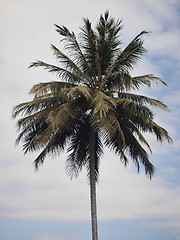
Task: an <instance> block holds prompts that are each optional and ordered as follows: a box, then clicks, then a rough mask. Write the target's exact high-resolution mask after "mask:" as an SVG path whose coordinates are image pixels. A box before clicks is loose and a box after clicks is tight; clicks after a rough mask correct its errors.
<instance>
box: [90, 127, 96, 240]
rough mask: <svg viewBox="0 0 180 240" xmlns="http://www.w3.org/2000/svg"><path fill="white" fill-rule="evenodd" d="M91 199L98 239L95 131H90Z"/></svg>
mask: <svg viewBox="0 0 180 240" xmlns="http://www.w3.org/2000/svg"><path fill="white" fill-rule="evenodd" d="M90 199H91V225H92V240H98V227H97V207H96V178H95V133H94V131H93V130H91V133H90Z"/></svg>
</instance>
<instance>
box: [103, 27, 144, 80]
mask: <svg viewBox="0 0 180 240" xmlns="http://www.w3.org/2000/svg"><path fill="white" fill-rule="evenodd" d="M147 33H148V32H146V31H142V32H141V33H140V34H138V35H137V36H136V37H135V38H134V39H133V40H132V41H131V42H130V44H129V45H128V46H127V47H126V48H125V49H124V50H123V51H122V52H121V53H120V54H119V55H118V56H117V58H116V60H115V61H114V62H113V63H112V65H111V66H110V67H109V70H108V71H107V73H106V75H105V76H104V78H103V84H104V85H105V84H106V82H107V79H108V78H110V76H111V75H112V74H113V73H114V72H116V71H119V72H124V71H125V72H126V71H128V70H129V69H132V68H133V66H134V65H135V64H136V63H137V61H138V60H139V59H140V57H141V56H142V55H143V54H144V53H145V52H146V49H145V48H144V47H143V41H142V40H141V36H142V35H144V34H147Z"/></svg>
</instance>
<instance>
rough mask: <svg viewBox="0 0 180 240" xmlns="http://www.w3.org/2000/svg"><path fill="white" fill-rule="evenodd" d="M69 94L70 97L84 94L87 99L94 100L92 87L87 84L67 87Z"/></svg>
mask: <svg viewBox="0 0 180 240" xmlns="http://www.w3.org/2000/svg"><path fill="white" fill-rule="evenodd" d="M67 94H68V95H69V97H70V99H74V98H77V97H79V96H83V97H84V98H85V99H86V100H87V101H91V100H92V90H91V88H89V87H85V86H75V87H73V88H69V89H67Z"/></svg>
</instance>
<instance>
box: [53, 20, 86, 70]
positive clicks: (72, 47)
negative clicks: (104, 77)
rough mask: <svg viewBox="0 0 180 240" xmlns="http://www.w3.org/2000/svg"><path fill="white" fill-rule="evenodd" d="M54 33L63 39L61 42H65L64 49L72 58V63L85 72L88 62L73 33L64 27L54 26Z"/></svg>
mask: <svg viewBox="0 0 180 240" xmlns="http://www.w3.org/2000/svg"><path fill="white" fill-rule="evenodd" d="M55 26H56V31H57V32H58V33H59V34H60V35H61V36H63V37H64V38H63V39H62V40H61V41H66V44H65V49H67V50H68V52H69V54H70V56H72V57H74V61H75V62H77V63H78V64H79V65H80V66H81V67H82V68H83V71H84V72H86V71H87V70H88V69H89V65H88V62H87V61H86V59H85V56H84V55H83V52H82V50H81V47H80V45H79V43H78V41H77V39H76V35H75V34H74V32H71V31H69V29H67V28H66V27H65V26H58V25H56V24H55Z"/></svg>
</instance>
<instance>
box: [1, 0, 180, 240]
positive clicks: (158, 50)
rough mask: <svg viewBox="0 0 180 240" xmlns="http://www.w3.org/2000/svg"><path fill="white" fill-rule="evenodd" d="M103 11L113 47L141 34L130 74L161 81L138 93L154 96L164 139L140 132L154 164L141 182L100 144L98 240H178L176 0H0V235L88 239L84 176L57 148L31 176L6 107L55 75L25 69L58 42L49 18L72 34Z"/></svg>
mask: <svg viewBox="0 0 180 240" xmlns="http://www.w3.org/2000/svg"><path fill="white" fill-rule="evenodd" d="M106 10H109V12H110V14H111V15H112V16H113V17H114V18H115V19H118V18H119V19H122V21H123V26H124V28H123V30H122V31H121V40H122V42H123V43H122V45H123V46H126V45H127V44H128V43H129V42H130V41H131V40H132V39H133V38H134V37H135V36H136V35H137V34H138V33H140V32H141V31H142V30H147V31H149V32H150V33H149V35H148V36H145V37H144V46H145V47H146V48H147V50H148V52H147V53H146V54H145V55H144V57H143V58H142V59H141V61H140V62H139V64H137V65H136V68H135V69H134V70H133V72H132V75H134V76H135V75H141V74H149V73H152V74H155V75H156V76H158V77H160V78H162V79H163V80H164V81H166V82H167V84H168V86H167V87H165V86H163V85H153V87H152V88H151V89H150V90H147V89H142V90H141V94H142V93H143V94H146V95H148V96H150V97H154V98H157V99H159V100H160V101H163V102H164V103H165V104H167V105H168V108H169V109H170V112H164V111H157V110H156V109H153V111H154V112H155V114H156V117H155V120H156V122H157V123H159V124H160V125H161V126H163V127H164V128H166V129H167V131H168V132H169V135H170V136H171V138H172V139H173V144H171V145H169V144H167V143H166V142H164V143H163V144H162V145H161V144H160V143H157V142H156V139H155V138H154V136H150V135H147V139H148V141H149V143H150V145H151V147H152V151H153V154H152V155H150V160H151V161H152V163H153V164H154V165H155V167H156V172H155V176H154V177H153V179H152V180H151V181H150V180H149V179H148V178H147V177H146V176H145V174H144V169H143V167H141V171H140V173H139V174H137V171H136V169H135V166H134V165H133V163H129V165H128V166H127V167H124V166H123V165H122V163H121V162H120V160H119V159H118V157H117V156H115V155H114V154H113V153H112V152H111V151H110V150H108V149H105V152H104V156H103V158H102V159H101V164H100V179H99V182H98V185H97V202H98V219H99V225H98V228H99V239H101V240H109V239H113V240H120V239H123V240H145V239H146V240H150V239H151V240H152V239H153V240H180V178H179V176H180V154H179V151H180V129H179V119H180V85H179V81H180V41H179V39H180V2H179V0H111V1H107V0H104V1H103V0H91V1H86V0H83V1H82V0H76V1H61V0H51V1H43V0H31V1H29V0H0V29H1V37H0V81H1V87H0V110H1V125H0V240H1V239H2V240H12V239H13V240H24V239H26V240H89V239H91V226H90V201H89V186H88V182H87V178H86V172H85V171H82V173H80V175H79V177H78V178H77V179H73V180H72V181H71V180H70V179H69V177H68V176H67V175H66V172H65V160H66V153H65V152H63V153H62V154H60V155H59V156H57V157H53V158H50V157H48V158H46V160H45V162H44V165H43V166H41V167H40V169H39V171H38V172H35V171H34V166H33V160H34V159H35V157H36V156H37V155H38V153H33V154H28V155H24V154H23V151H22V146H21V145H19V146H15V139H16V137H17V129H16V121H14V120H12V118H11V112H12V108H13V106H15V105H17V104H19V103H21V102H25V101H28V100H30V99H31V96H29V95H28V92H29V90H30V88H31V87H32V86H33V85H34V84H36V83H38V82H46V81H51V80H58V79H57V77H56V76H54V75H51V74H49V73H47V72H45V71H43V70H42V69H28V66H29V65H30V63H31V62H32V61H34V60H36V59H38V60H42V61H46V62H48V63H54V62H55V59H54V57H53V55H52V52H51V49H50V44H54V45H55V46H57V47H62V45H61V44H60V43H59V41H60V36H59V35H58V34H57V32H56V31H55V27H54V24H58V25H65V26H66V27H68V28H69V29H70V30H73V31H74V32H75V33H77V34H78V33H79V27H80V26H81V24H82V18H83V17H88V18H89V19H90V20H91V21H92V23H93V24H94V25H95V24H96V22H97V20H98V18H99V16H100V14H103V13H104V12H105V11H106Z"/></svg>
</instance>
